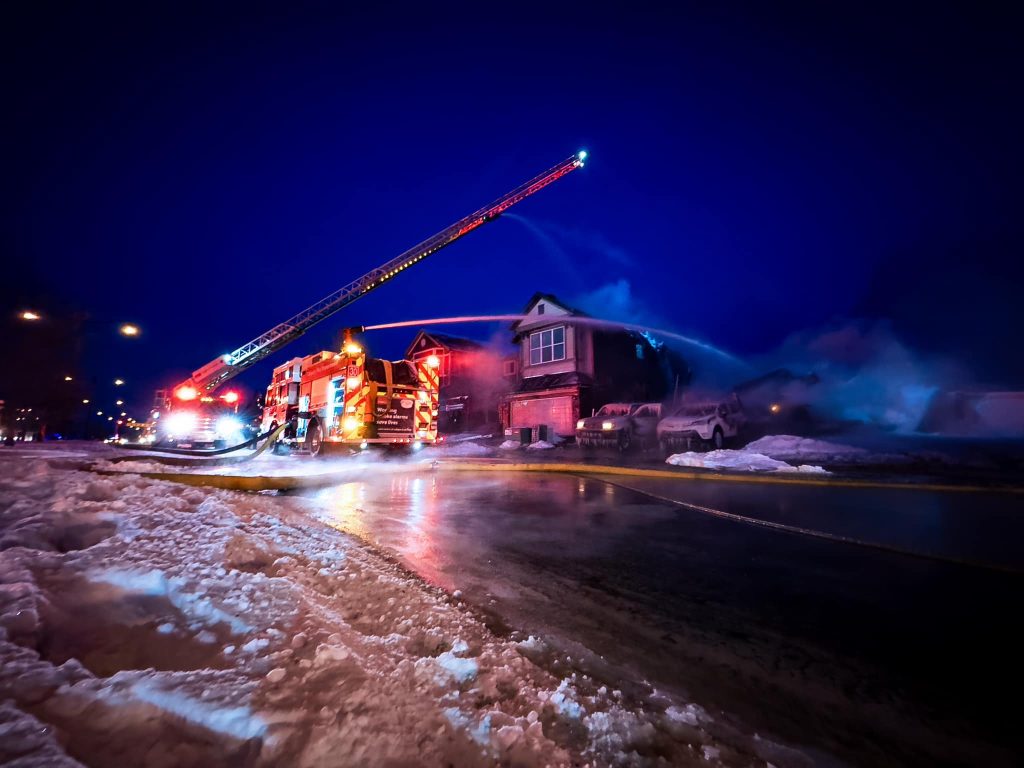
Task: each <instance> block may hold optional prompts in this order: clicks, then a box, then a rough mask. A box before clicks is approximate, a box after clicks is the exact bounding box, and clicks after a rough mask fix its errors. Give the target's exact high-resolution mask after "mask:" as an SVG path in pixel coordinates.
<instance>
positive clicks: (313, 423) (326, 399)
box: [154, 151, 587, 454]
mask: <svg viewBox="0 0 1024 768" xmlns="http://www.w3.org/2000/svg"><path fill="white" fill-rule="evenodd" d="M586 158H587V153H586V152H585V151H580V152H577V153H576V154H574V155H570V156H569V157H568V158H566V159H565V160H563V161H562V162H560V163H558V164H557V165H555V166H554V167H552V168H550V169H548V170H547V171H545V172H544V173H541V174H540V175H538V176H535V177H533V178H532V179H530V180H529V181H527V182H525V183H523V184H520V185H519V186H518V187H516V188H515V189H513V190H512V191H510V192H507V193H505V194H504V195H502V196H501V197H499V198H498V199H497V200H495V201H494V202H492V203H490V204H488V205H485V206H484V207H483V208H480V209H478V210H476V211H474V212H473V213H471V214H469V215H468V216H464V217H463V218H461V219H459V220H458V221H456V222H455V223H454V224H451V225H450V226H448V227H446V228H445V229H443V230H441V231H440V232H438V233H437V234H436V235H434V236H432V237H429V238H427V239H426V240H424V241H423V242H421V243H418V244H416V245H414V246H413V247H412V248H410V249H408V250H407V251H405V252H403V253H401V254H399V255H398V256H395V257H394V258H392V259H391V260H389V261H387V262H385V263H384V264H382V265H381V266H379V267H377V268H376V269H373V270H371V271H370V272H368V273H366V274H365V275H363V276H362V277H360V278H358V279H357V280H354V281H352V282H351V283H349V284H348V285H345V286H342V287H341V288H339V289H338V290H336V291H334V292H333V293H331V294H330V295H328V296H326V297H324V298H323V299H321V300H320V301H318V302H316V303H315V304H312V305H310V306H309V307H307V308H306V309H304V310H302V311H301V312H299V313H298V314H296V315H294V316H292V317H291V318H289V319H288V320H286V321H284V322H283V323H278V324H277V325H275V326H274V327H273V328H271V329H269V330H268V331H265V332H264V333H262V334H261V335H259V336H257V337H256V338H254V339H253V340H252V341H250V342H248V343H246V344H243V345H242V346H241V347H239V348H238V349H235V350H233V351H232V352H228V353H226V354H223V355H221V356H219V357H216V358H214V359H213V360H211V361H210V362H209V363H207V364H206V365H204V366H202V367H201V368H198V369H196V370H195V371H193V372H192V375H191V376H190V377H189V378H188V379H186V380H185V381H183V382H181V383H180V384H178V385H177V386H176V387H173V388H172V389H171V390H170V392H171V396H170V397H165V398H163V400H161V401H160V405H159V407H158V408H157V409H156V416H155V417H154V418H155V419H157V420H158V422H162V424H160V429H161V430H163V434H164V439H165V440H166V441H167V442H168V443H173V444H176V445H178V446H179V447H181V448H184V447H185V446H186V445H189V446H191V445H194V444H197V443H203V444H207V443H210V444H215V443H216V442H217V441H218V440H221V441H223V440H225V439H227V438H225V437H218V425H219V426H220V427H221V430H220V432H221V433H224V434H225V435H227V433H228V429H229V428H230V427H232V426H234V422H229V421H227V420H225V421H223V422H221V421H220V420H219V419H220V417H219V416H218V417H214V416H213V410H214V409H212V408H211V407H210V406H213V405H217V404H219V402H220V400H221V397H222V396H218V395H217V394H216V390H217V389H218V388H219V387H220V386H221V385H222V384H224V383H225V382H226V381H228V380H229V379H231V378H234V377H235V376H237V375H239V374H240V373H243V372H244V371H246V370H248V369H249V368H251V367H252V366H253V365H256V364H257V363H259V362H260V361H261V360H265V359H266V358H267V357H269V356H270V355H272V354H274V353H275V352H277V351H279V350H281V349H283V348H284V347H285V346H287V345H288V344H291V343H292V342H293V341H294V340H295V339H297V338H299V337H300V336H302V335H303V334H304V333H306V332H307V331H308V330H309V329H311V328H312V327H313V326H315V325H317V324H318V323H320V322H323V321H324V320H326V319H327V318H328V317H330V316H331V315H333V314H334V313H336V312H338V311H339V310H341V309H343V308H345V307H347V306H348V305H349V304H351V303H353V302H354V301H357V300H359V299H360V298H362V297H363V296H365V295H366V294H368V293H370V292H371V291H374V290H376V289H378V288H380V287H381V286H383V285H384V284H386V283H389V282H391V281H392V280H394V279H396V278H397V277H398V276H399V275H400V274H401V273H402V272H404V271H405V270H407V269H409V268H410V267H412V266H414V265H415V264H418V263H419V262H421V261H423V259H426V258H427V257H429V256H432V255H433V254H435V253H437V252H438V251H439V250H441V249H442V248H446V247H447V246H449V245H451V244H452V243H454V242H456V241H457V240H459V239H461V238H462V237H464V236H466V235H467V234H469V233H470V232H473V231H474V230H476V229H478V228H479V227H482V226H483V225H484V224H488V223H490V222H492V221H495V220H497V219H498V218H499V217H500V216H501V215H502V214H503V213H504V212H505V211H507V210H508V209H509V208H511V207H512V206H514V205H516V204H518V203H520V202H521V201H523V200H525V199H526V198H528V197H530V196H531V195H533V194H535V193H537V192H539V191H540V190H542V189H544V188H545V187H546V186H548V185H549V184H552V183H554V182H556V181H558V180H559V179H562V178H564V177H565V176H567V175H569V174H570V173H572V172H573V171H575V170H576V169H578V168H582V167H583V165H584V162H585V161H586ZM351 343H352V344H353V345H354V342H351ZM349 344H350V342H346V343H345V347H348V346H349ZM354 346H356V345H354ZM314 357H316V355H311V356H310V357H309V358H301V359H300V360H299V367H300V368H303V370H302V371H301V377H300V378H299V380H298V381H297V382H296V381H295V380H294V379H293V378H292V376H289V377H288V380H287V384H288V387H286V388H285V389H286V393H285V402H284V403H283V405H282V402H281V401H280V398H277V399H275V403H274V405H273V407H271V406H270V404H269V402H268V404H267V409H268V410H270V411H273V412H274V413H273V416H272V418H271V422H269V423H273V418H277V419H279V420H280V419H287V421H288V422H289V423H291V422H294V427H289V429H287V430H286V432H288V433H289V435H288V437H287V438H286V439H288V440H291V441H293V442H297V441H299V440H300V439H301V440H302V443H303V445H306V446H308V448H307V449H308V450H309V451H310V453H314V454H319V452H320V449H321V447H322V446H323V445H325V444H330V443H342V444H346V445H351V444H358V445H362V444H363V443H366V444H367V445H369V444H370V443H372V442H391V443H394V442H396V441H399V440H408V442H409V443H410V444H413V443H424V442H433V441H434V440H436V439H437V418H436V417H437V382H436V379H437V378H438V377H437V375H436V373H437V372H436V371H435V372H434V375H433V376H432V377H431V376H429V375H428V372H425V371H423V370H421V368H422V367H421V366H417V364H415V363H412V362H410V361H408V360H402V361H398V362H388V361H384V360H377V359H376V358H368V357H365V356H364V354H363V352H362V350H361V349H360V352H359V353H358V354H355V353H350V352H346V351H345V349H342V351H341V352H338V353H320V359H319V360H318V361H317V362H316V363H314V362H313V361H312V358H314ZM307 360H308V361H309V362H308V365H306V361H307ZM293 364H295V360H292V361H290V362H289V363H288V364H287V365H289V366H293V367H294V365H293ZM304 366H305V367H304ZM342 367H344V370H342ZM349 371H351V372H352V373H351V374H350V373H349ZM275 374H276V371H275ZM339 382H340V384H339ZM279 383H280V382H277V381H276V378H275V384H279ZM350 383H352V387H353V388H352V389H349V384H350ZM355 383H359V386H358V387H356V386H355ZM293 384H298V387H296V388H295V389H294V397H293V395H292V389H291V386H292V385H293ZM268 394H269V391H268ZM360 395H366V397H365V398H363V397H361V396H360ZM423 397H425V398H426V400H420V399H419V398H423ZM292 399H294V401H295V402H294V403H291V402H290V401H291V400H292ZM406 403H412V405H408V404H406ZM200 406H202V407H200ZM426 406H430V407H429V408H427V407H426ZM349 408H354V409H355V410H354V411H351V412H348V411H347V409H349ZM290 409H291V410H290ZM207 411H209V412H210V413H207ZM409 411H411V412H412V413H411V417H410V418H406V415H407V412H409ZM176 413H180V414H181V415H180V416H175V414H176ZM428 415H429V417H430V418H429V419H427V416H428ZM269 423H268V424H267V426H269ZM277 423H278V424H279V425H280V423H281V422H280V421H278V422H277ZM346 425H350V426H351V427H352V428H351V429H349V428H346ZM171 427H173V430H171V429H170V428H171ZM314 446H317V448H316V450H315V451H314V450H313V448H314Z"/></svg>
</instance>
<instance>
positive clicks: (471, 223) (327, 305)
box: [172, 150, 587, 401]
mask: <svg viewBox="0 0 1024 768" xmlns="http://www.w3.org/2000/svg"><path fill="white" fill-rule="evenodd" d="M586 159H587V153H586V152H585V151H582V150H581V151H580V152H577V153H576V154H574V155H571V156H570V157H568V158H566V159H565V160H563V161H562V162H560V163H559V164H558V165H556V166H555V167H553V168H551V169H550V170H547V171H545V172H544V173H542V174H540V175H539V176H536V177H534V178H532V179H530V180H529V181H527V182H526V183H524V184H521V185H520V186H518V187H516V188H515V189H513V190H512V191H511V192H509V193H507V194H505V195H503V196H502V197H500V198H498V199H497V200H495V201H494V202H493V203H491V204H490V205H487V206H484V207H483V208H481V209H479V210H478V211H475V212H473V213H471V214H470V215H469V216H466V217H464V218H462V219H459V220H458V221H457V222H455V223H454V224H452V225H451V226H449V227H447V228H446V229H443V230H441V231H440V232H438V233H437V234H436V235H434V236H433V237H429V238H427V239H426V240H424V241H423V242H421V243H419V244H417V245H414V246H413V247H412V248H410V249H409V250H407V251H405V252H404V253H402V254H400V255H398V256H396V257H395V258H393V259H391V260H390V261H388V262H387V263H385V264H382V265H381V266H379V267H377V268H376V269H374V270H371V271H370V272H367V273H366V274H365V275H363V276H362V277H360V278H359V279H358V280H354V281H353V282H351V283H349V284H348V285H346V286H344V287H342V288H339V289H338V290H336V291H335V292H334V293H332V294H330V295H329V296H326V297H325V298H323V299H321V300H320V301H318V302H317V303H316V304H313V305H312V306H309V307H307V308H306V309H304V310H302V311H301V312H299V313H298V314H297V315H295V316H294V317H292V318H290V319H288V320H286V321H284V322H283V323H279V324H278V325H275V326H274V327H273V328H271V329H270V330H269V331H267V332H266V333H263V334H261V335H259V336H257V337H256V338H255V339H253V340H252V341H250V342H249V343H247V344H243V345H242V346H240V347H239V348H238V349H236V350H234V351H233V352H230V353H228V354H226V355H223V356H221V357H218V358H216V359H214V360H211V361H210V362H209V363H207V364H206V365H204V366H202V367H201V368H198V369H196V370H195V371H193V372H192V375H191V376H190V377H189V378H188V379H186V380H185V381H183V382H181V383H180V384H178V385H177V386H176V387H174V389H173V390H172V395H173V399H178V400H185V401H188V400H195V399H196V398H197V397H204V396H208V395H209V394H210V393H211V392H212V391H213V390H215V389H216V388H217V387H218V386H220V385H221V384H223V383H224V382H225V381H227V380H228V379H231V378H233V377H235V376H237V375H238V374H240V373H242V372H243V371H245V370H246V369H248V368H250V367H252V366H253V365H255V364H256V363H258V362H259V361H260V360H263V359H264V358H266V357H268V356H269V355H271V354H273V353H274V352H277V351H278V350H279V349H281V348H282V347H284V346H285V345H287V344H289V343H291V342H292V341H294V340H295V339H296V338H298V337H299V336H301V335H302V334H304V333H305V332H306V331H308V330H309V329H310V328H312V327H313V326H314V325H316V324H317V323H319V322H321V321H323V320H326V319H327V318H328V317H330V316H331V315H333V314H334V313H335V312H337V311H338V310H340V309H343V308H344V307H347V306H348V305H349V304H351V303H352V302H354V301H356V300H357V299H359V298H361V297H362V296H365V295H366V294H368V293H369V292H370V291H372V290H374V289H375V288H379V287H380V286H382V285H384V283H387V282H389V281H391V280H393V279H394V278H395V277H397V276H398V275H399V274H401V273H402V272H404V271H405V270H406V269H408V268H409V267H411V266H412V265H414V264H416V263H418V262H420V261H423V259H425V258H427V257H428V256H431V255H433V254H435V253H437V252H438V251H439V250H441V249H442V248H444V247H445V246H447V245H451V244H452V243H454V242H455V241H456V240H458V239H459V238H461V237H463V236H464V235H467V234H469V233H470V232H472V231H473V230H474V229H477V228H478V227H481V226H483V225H484V224H486V223H488V222H490V221H494V220H495V219H496V218H498V217H499V216H500V215H501V214H502V213H504V212H505V211H507V210H508V209H509V208H511V207H512V206H513V205H515V204H516V203H518V202H520V201H522V200H525V199H526V198H527V197H529V196H530V195H532V194H534V193H535V192H539V191H540V190H542V189H543V188H544V187H546V186H547V185H548V184H551V183H553V182H555V181H558V180H559V179H561V178H562V177H563V176H567V175H568V174H570V173H572V172H573V171H574V170H576V169H577V168H582V167H583V164H584V162H585V161H586Z"/></svg>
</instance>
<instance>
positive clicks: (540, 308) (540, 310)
mask: <svg viewBox="0 0 1024 768" xmlns="http://www.w3.org/2000/svg"><path fill="white" fill-rule="evenodd" d="M537 314H538V315H543V314H544V304H543V303H540V304H538V305H537Z"/></svg>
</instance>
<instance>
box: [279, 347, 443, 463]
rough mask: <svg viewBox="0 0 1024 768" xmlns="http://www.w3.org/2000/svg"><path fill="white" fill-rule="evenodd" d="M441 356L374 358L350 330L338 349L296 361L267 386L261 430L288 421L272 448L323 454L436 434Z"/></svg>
mask: <svg viewBox="0 0 1024 768" xmlns="http://www.w3.org/2000/svg"><path fill="white" fill-rule="evenodd" d="M439 367H440V360H438V359H437V358H436V357H434V356H431V357H429V358H427V359H426V360H425V361H424V362H413V361H411V360H396V361H390V360H381V359H379V358H375V357H369V356H368V355H367V354H366V350H364V349H363V347H362V346H361V345H360V344H357V343H356V342H354V341H353V340H352V337H351V333H350V332H349V331H346V336H345V343H344V344H343V345H342V348H341V351H340V352H337V353H333V352H329V351H323V352H318V353H316V354H314V355H310V356H308V357H305V358H302V359H301V360H298V361H296V360H291V361H289V362H288V363H286V364H285V365H284V366H280V367H279V368H278V369H275V371H274V380H273V381H272V382H271V384H270V386H269V387H268V388H267V398H266V401H265V403H266V406H265V408H264V413H263V422H262V426H263V431H264V432H273V431H275V430H276V429H277V428H278V427H279V426H281V424H282V423H285V424H287V426H286V427H285V429H284V431H283V434H282V435H281V436H280V437H279V438H278V442H277V444H276V445H275V447H274V450H275V451H277V452H278V453H280V452H282V451H289V452H299V453H305V454H308V455H310V456H322V455H325V454H328V453H332V452H335V451H344V452H349V451H352V450H353V449H366V448H369V447H370V446H371V445H388V446H404V447H408V448H411V449H416V448H418V447H420V446H422V445H428V444H431V443H435V442H437V441H438V434H437V422H438V418H437V416H438V399H439V391H440V389H439V383H440V376H439V370H438V369H439Z"/></svg>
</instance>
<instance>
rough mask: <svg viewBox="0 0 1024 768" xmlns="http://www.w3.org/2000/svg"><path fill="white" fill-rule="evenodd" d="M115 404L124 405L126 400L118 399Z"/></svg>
mask: <svg viewBox="0 0 1024 768" xmlns="http://www.w3.org/2000/svg"><path fill="white" fill-rule="evenodd" d="M114 405H124V400H118V401H117V402H115V403H114Z"/></svg>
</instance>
